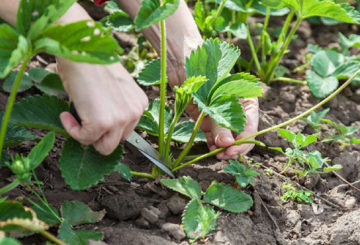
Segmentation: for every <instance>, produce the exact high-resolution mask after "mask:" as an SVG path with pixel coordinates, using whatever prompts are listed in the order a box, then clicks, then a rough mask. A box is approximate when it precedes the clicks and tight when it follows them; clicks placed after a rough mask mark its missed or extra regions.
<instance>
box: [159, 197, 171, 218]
mask: <svg viewBox="0 0 360 245" xmlns="http://www.w3.org/2000/svg"><path fill="white" fill-rule="evenodd" d="M159 210H160V214H159V218H160V219H165V218H166V216H168V214H169V208H168V207H167V205H166V201H164V202H161V203H160V205H159Z"/></svg>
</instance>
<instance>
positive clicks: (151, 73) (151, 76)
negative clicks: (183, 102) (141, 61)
mask: <svg viewBox="0 0 360 245" xmlns="http://www.w3.org/2000/svg"><path fill="white" fill-rule="evenodd" d="M136 81H137V82H138V83H140V84H141V85H144V86H151V85H158V84H160V59H155V60H152V61H150V62H149V63H147V64H146V65H145V67H144V69H142V70H141V72H140V73H139V75H138V77H137V79H136Z"/></svg>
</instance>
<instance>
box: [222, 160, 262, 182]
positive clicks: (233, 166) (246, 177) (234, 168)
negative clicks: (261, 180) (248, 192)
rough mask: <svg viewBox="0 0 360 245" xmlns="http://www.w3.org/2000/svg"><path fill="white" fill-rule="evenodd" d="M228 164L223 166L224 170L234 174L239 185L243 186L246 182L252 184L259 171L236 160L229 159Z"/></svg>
mask: <svg viewBox="0 0 360 245" xmlns="http://www.w3.org/2000/svg"><path fill="white" fill-rule="evenodd" d="M229 162H230V165H228V166H227V167H225V168H224V171H225V172H226V173H229V174H233V175H235V178H236V182H237V183H238V185H239V186H241V187H243V188H245V187H246V186H247V185H248V184H250V185H254V178H255V176H256V175H258V174H259V173H258V172H256V171H255V170H252V169H251V168H249V167H248V166H245V165H242V164H240V163H239V162H238V161H233V160H230V161H229Z"/></svg>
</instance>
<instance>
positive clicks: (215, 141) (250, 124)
mask: <svg viewBox="0 0 360 245" xmlns="http://www.w3.org/2000/svg"><path fill="white" fill-rule="evenodd" d="M240 103H242V105H243V107H244V112H245V115H246V121H247V123H246V125H245V128H244V131H243V132H242V133H241V134H240V135H236V134H235V133H234V132H232V131H231V130H229V129H226V128H223V127H221V126H219V125H217V124H216V122H215V121H213V120H212V119H211V118H210V117H208V116H207V117H205V119H204V121H203V122H202V124H201V130H202V131H203V132H204V133H205V136H206V139H207V145H208V147H209V150H210V151H213V150H216V149H217V148H226V147H229V148H227V149H226V150H225V151H223V152H220V153H218V154H217V155H216V157H217V158H218V159H221V160H230V159H234V160H236V159H238V158H239V154H241V155H246V154H247V153H248V152H249V151H251V150H252V149H253V148H254V144H243V145H234V146H231V145H232V144H233V143H234V142H235V141H236V140H239V139H242V138H245V137H247V136H249V135H252V134H254V133H256V132H257V130H258V124H259V103H258V99H257V98H250V99H241V100H240ZM187 111H188V113H189V114H190V116H192V117H193V118H194V120H195V119H196V117H197V116H198V115H199V112H198V109H197V106H196V105H195V104H189V106H188V108H187ZM248 140H254V138H250V139H248Z"/></svg>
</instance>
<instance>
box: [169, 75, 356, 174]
mask: <svg viewBox="0 0 360 245" xmlns="http://www.w3.org/2000/svg"><path fill="white" fill-rule="evenodd" d="M359 74H360V70H358V71H357V72H356V73H355V74H354V75H353V76H352V77H350V78H349V79H348V80H347V81H346V82H345V83H344V84H343V85H341V86H340V87H339V88H338V89H337V90H336V91H335V92H333V93H332V94H331V95H329V96H328V97H327V98H325V99H324V100H322V101H321V102H320V103H318V104H317V105H315V106H313V107H312V108H310V109H309V110H307V111H305V112H303V113H301V114H300V115H299V116H297V117H294V118H292V119H290V120H288V121H286V122H284V123H281V124H278V125H276V126H274V127H270V128H267V129H264V130H261V131H260V132H257V133H254V134H251V135H249V136H247V137H244V138H242V139H239V140H237V141H235V142H234V144H233V145H241V144H244V143H245V142H247V140H248V139H251V138H254V137H256V136H259V135H261V134H265V133H268V132H270V131H273V130H276V129H279V128H282V127H284V126H287V125H288V124H291V123H293V122H295V121H297V120H299V119H300V118H302V117H304V116H307V115H308V114H310V113H311V112H312V111H315V110H316V109H318V108H319V107H321V106H322V105H324V104H325V103H327V102H329V101H330V100H331V99H332V98H334V97H335V96H336V95H338V94H339V93H340V92H341V91H342V90H343V89H344V88H346V87H347V86H348V85H349V84H350V83H351V82H352V80H354V78H355V77H356V76H358V75H359ZM229 147H231V146H229ZM226 149H227V148H218V149H216V150H214V151H211V152H208V153H206V154H203V155H201V156H199V157H197V158H195V159H193V160H191V161H188V162H186V163H184V164H182V165H180V166H178V167H176V168H174V169H173V170H172V171H173V172H175V171H177V170H179V169H181V168H183V167H186V166H188V165H190V164H192V163H194V162H197V161H199V160H202V159H204V158H207V157H211V156H214V155H216V154H218V153H220V152H223V151H225V150H226Z"/></svg>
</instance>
